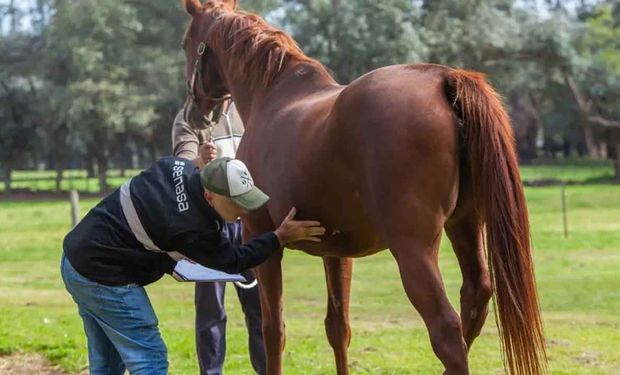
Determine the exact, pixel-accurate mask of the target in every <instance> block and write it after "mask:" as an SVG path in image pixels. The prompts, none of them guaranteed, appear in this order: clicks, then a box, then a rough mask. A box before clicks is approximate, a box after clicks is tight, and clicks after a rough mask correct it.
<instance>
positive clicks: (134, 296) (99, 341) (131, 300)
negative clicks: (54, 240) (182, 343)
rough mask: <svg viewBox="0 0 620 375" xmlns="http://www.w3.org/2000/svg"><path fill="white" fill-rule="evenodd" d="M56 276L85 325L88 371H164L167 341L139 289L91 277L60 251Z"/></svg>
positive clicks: (108, 373)
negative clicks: (85, 275) (99, 280)
mask: <svg viewBox="0 0 620 375" xmlns="http://www.w3.org/2000/svg"><path fill="white" fill-rule="evenodd" d="M61 274H62V278H63V281H64V282H65V287H66V288H67V291H68V292H69V293H70V294H71V297H73V300H74V301H75V303H76V304H77V306H78V311H79V313H80V316H81V317H82V321H83V323H84V331H85V332H86V337H87V339H88V362H89V373H90V374H91V375H99V374H101V375H103V374H105V375H117V374H118V375H122V374H123V373H124V372H125V369H127V370H128V371H129V373H130V374H132V375H134V374H135V375H142V374H148V375H158V374H167V373H168V358H167V351H166V345H165V344H164V341H163V340H162V338H161V335H160V334H159V328H158V327H157V325H158V321H157V317H156V316H155V312H154V311H153V307H152V306H151V302H150V300H149V297H148V296H147V295H146V291H145V290H144V288H143V287H141V286H139V285H137V284H129V285H124V286H107V285H102V284H99V283H96V282H93V281H90V280H89V279H87V278H85V277H83V276H82V275H80V274H79V273H78V272H77V271H76V270H75V269H74V268H73V266H71V263H69V260H67V259H66V257H65V256H64V255H63V256H62V261H61Z"/></svg>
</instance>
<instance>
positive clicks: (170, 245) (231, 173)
mask: <svg viewBox="0 0 620 375" xmlns="http://www.w3.org/2000/svg"><path fill="white" fill-rule="evenodd" d="M197 164H199V161H198V160H196V161H190V160H187V159H183V158H176V157H164V158H162V159H160V160H159V161H157V162H156V163H155V164H154V165H153V166H151V167H150V168H148V169H147V170H145V171H143V172H142V173H140V174H139V175H137V176H135V177H133V178H132V179H131V180H129V181H127V182H126V183H125V184H123V185H122V186H121V187H120V188H119V189H118V190H116V191H115V192H113V193H112V194H110V195H109V196H107V197H106V198H104V199H103V200H102V201H101V202H99V204H97V206H95V207H94V208H93V209H91V210H90V212H89V213H88V214H87V215H86V216H85V217H84V218H83V219H82V221H81V222H80V223H79V224H78V225H77V226H76V227H75V228H74V229H73V230H71V232H69V234H67V236H66V237H65V239H64V242H63V250H64V252H63V256H62V260H61V274H62V277H63V281H64V283H65V287H66V289H67V291H68V292H69V293H70V294H71V296H72V297H73V299H74V301H75V302H76V304H77V306H78V311H79V314H80V317H81V318H82V321H83V325H84V331H85V333H86V336H87V339H88V358H89V371H90V373H93V374H99V373H102V374H103V373H105V374H123V373H124V371H125V370H128V371H129V373H131V374H155V375H156V374H166V373H167V372H168V359H167V351H166V346H165V344H164V342H163V340H162V338H161V335H160V333H159V328H158V321H157V317H156V315H155V312H154V311H153V308H152V306H151V303H150V300H149V298H148V296H147V294H146V291H145V289H144V286H145V285H148V284H150V283H152V282H155V281H157V280H159V279H160V278H161V277H162V276H163V275H164V274H166V273H168V274H172V273H173V270H174V268H175V266H176V264H177V262H178V261H180V260H182V259H188V260H191V261H192V262H195V263H199V264H201V265H203V266H205V267H209V268H213V269H216V270H220V271H224V272H227V273H239V272H241V271H243V270H246V269H249V268H252V267H254V266H256V265H258V264H260V263H262V262H264V261H265V260H267V259H268V258H269V257H270V256H271V255H272V254H273V253H274V252H275V251H276V250H277V249H279V248H280V247H282V246H284V245H286V244H287V243H290V242H295V241H320V236H322V235H323V234H324V233H325V229H324V228H323V227H321V226H320V223H319V222H317V221H297V220H295V219H294V216H295V208H292V209H291V211H290V212H289V214H288V215H287V216H286V218H284V220H283V221H282V223H281V225H280V226H279V227H278V228H277V229H276V230H275V231H273V232H268V233H264V234H262V235H260V236H258V237H256V238H253V239H251V240H249V241H247V242H246V243H244V244H234V243H232V242H231V241H230V240H229V239H228V238H226V237H225V236H223V235H222V233H221V230H220V229H221V228H222V226H223V225H225V221H226V220H228V221H231V220H235V219H237V218H238V217H239V215H241V214H242V213H243V212H245V211H250V210H255V209H257V208H260V207H261V206H263V205H264V204H266V203H267V201H268V200H269V197H268V196H267V195H266V194H265V193H264V192H262V191H261V190H260V189H259V188H258V187H256V186H254V182H253V179H252V176H251V174H250V172H249V171H248V169H247V167H246V166H245V165H244V164H243V162H241V161H239V160H235V159H230V158H220V159H215V160H213V161H212V162H210V163H209V164H207V165H206V166H205V167H204V168H203V169H202V170H200V169H199V168H198V166H197Z"/></svg>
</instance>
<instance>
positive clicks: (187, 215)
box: [63, 157, 280, 285]
mask: <svg viewBox="0 0 620 375" xmlns="http://www.w3.org/2000/svg"><path fill="white" fill-rule="evenodd" d="M223 225H224V221H223V220H222V218H221V217H220V216H219V215H218V214H217V212H216V211H215V210H214V209H213V208H212V207H211V206H210V205H209V204H208V203H207V201H206V200H205V198H204V194H203V188H202V185H201V183H200V171H199V169H198V168H197V167H196V166H195V165H194V164H193V163H192V162H191V161H189V160H186V159H181V158H174V157H165V158H162V159H160V160H159V161H157V163H155V164H154V165H153V166H151V167H150V168H149V169H147V170H145V171H143V172H142V173H140V174H139V175H138V176H136V177H133V178H132V179H131V180H130V181H128V182H127V183H125V185H123V186H122V187H121V188H120V189H118V190H116V191H115V192H113V193H112V194H110V195H109V196H107V197H106V198H105V199H103V200H102V201H101V202H99V204H98V205H97V206H96V207H94V208H93V209H92V210H90V212H89V213H88V214H87V215H86V216H85V217H84V219H83V220H82V221H81V222H80V223H79V224H78V225H77V226H76V227H75V228H74V229H73V230H72V231H71V232H69V234H67V236H66V237H65V240H64V244H63V247H64V250H65V254H66V256H67V258H68V259H69V261H70V262H71V265H73V267H74V268H75V269H76V270H77V271H78V272H79V273H80V274H82V275H83V276H85V277H87V278H89V279H91V280H92V281H95V282H98V283H101V284H105V285H126V284H130V283H136V284H139V285H146V284H150V283H152V282H154V281H156V280H158V279H160V278H161V277H162V276H163V274H164V273H171V272H172V270H173V269H174V266H175V265H176V260H175V259H177V260H178V259H180V258H183V257H186V258H189V259H191V260H193V261H194V262H196V263H200V264H202V265H204V266H206V267H210V268H214V269H217V270H220V271H225V272H228V273H238V272H241V271H243V270H246V269H248V268H251V267H254V266H256V265H258V264H260V263H262V262H263V261H265V260H266V259H267V258H268V257H269V256H270V255H271V254H273V253H274V252H275V251H276V249H278V248H279V246H280V244H279V241H278V238H277V237H276V235H275V234H274V233H273V232H268V233H265V234H263V235H261V236H259V237H256V238H254V239H252V240H251V241H249V242H246V243H245V244H243V245H240V244H233V243H232V242H230V240H229V238H227V237H226V236H223V235H222V233H221V229H222V227H223Z"/></svg>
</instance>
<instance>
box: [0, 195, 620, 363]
mask: <svg viewBox="0 0 620 375" xmlns="http://www.w3.org/2000/svg"><path fill="white" fill-rule="evenodd" d="M566 192H567V203H568V224H569V236H568V238H564V237H563V234H562V232H563V229H562V215H561V204H560V189H559V188H558V187H545V188H528V189H527V191H526V193H527V197H528V201H529V207H530V220H531V224H532V237H533V241H534V246H535V260H536V272H537V279H538V285H539V292H540V300H541V304H542V309H543V316H544V321H545V326H546V334H547V340H548V342H549V359H550V368H551V372H552V373H553V374H618V373H620V351H619V350H618V348H619V343H620V314H619V312H620V271H619V270H620V187H619V186H611V185H596V186H569V187H567V188H566ZM95 203H96V201H95V200H84V201H82V202H81V208H82V211H83V213H85V212H86V210H87V209H88V208H89V207H90V206H92V205H94V204H95ZM69 218H70V215H69V204H68V203H66V202H2V203H0V265H1V269H2V272H1V273H0V353H10V352H15V351H25V352H29V351H36V352H40V353H43V354H44V355H45V356H46V357H48V358H49V359H51V360H52V361H53V362H55V363H59V364H61V365H62V366H63V367H64V368H66V369H68V370H72V371H73V370H78V369H82V368H84V367H85V366H86V365H87V358H86V343H85V337H84V334H83V331H82V327H81V322H80V319H79V317H78V314H77V310H76V307H75V305H74V304H73V302H72V300H71V299H70V296H69V295H68V294H67V293H66V291H65V290H64V288H63V286H62V283H61V280H60V276H59V258H60V255H61V241H62V238H63V236H64V234H65V233H66V231H67V229H68V227H69ZM441 252H442V253H441V267H442V272H443V276H444V280H445V283H446V288H447V290H448V292H449V296H450V299H451V301H452V302H453V304H454V305H455V306H458V288H459V287H460V281H461V279H460V272H459V269H458V265H457V263H456V260H455V257H454V255H453V253H452V250H451V249H450V248H449V245H448V242H447V241H443V244H442V249H441ZM147 289H148V292H149V295H150V296H151V298H152V301H153V304H154V307H155V310H156V311H157V313H158V316H159V320H160V325H161V330H162V334H163V337H164V340H165V341H166V343H167V345H168V350H169V355H170V363H171V367H170V372H171V374H193V373H197V365H196V357H195V354H194V330H193V319H194V308H193V286H192V285H191V284H184V283H177V282H175V281H173V280H172V279H171V278H170V277H167V276H166V277H164V279H163V280H162V281H160V282H158V283H155V284H153V285H151V286H149V287H148V288H147ZM284 289H285V305H284V314H285V320H286V330H287V340H286V349H285V355H284V371H285V373H286V374H333V373H335V368H334V361H333V357H332V353H331V349H330V347H329V345H328V343H327V340H326V338H325V334H324V328H323V318H324V313H325V305H326V292H325V282H324V275H323V267H322V265H321V261H320V259H318V258H314V257H310V256H307V255H304V254H301V253H299V252H296V251H287V252H286V255H285V260H284ZM234 295H235V293H234V292H233V291H232V289H231V290H229V297H228V298H227V300H226V305H227V311H228V314H229V320H228V325H229V327H228V353H227V359H226V368H225V370H226V373H228V374H251V373H252V371H251V367H250V365H249V361H248V355H247V352H248V351H247V344H246V342H247V336H246V333H245V328H244V324H243V316H242V313H241V310H240V307H239V303H238V300H237V299H236V297H235V296H234ZM351 319H352V321H351V324H352V331H353V338H352V342H351V347H350V362H351V368H352V373H353V374H373V375H374V374H430V373H432V374H437V373H440V372H441V365H440V363H439V361H438V360H437V359H436V357H435V356H434V354H433V353H432V350H431V347H430V344H429V341H428V336H427V331H426V329H425V327H424V325H423V323H422V321H421V320H420V318H419V316H418V315H417V313H416V312H415V311H414V310H413V308H412V307H411V305H410V304H409V302H408V300H407V298H406V297H405V295H404V292H403V290H402V286H401V284H400V280H399V277H398V274H397V270H396V265H395V262H394V261H393V259H392V258H391V256H390V255H389V253H387V252H383V253H380V254H378V255H375V256H372V257H368V258H362V259H359V260H356V261H355V263H354V280H353V288H352V297H351ZM469 358H470V365H471V368H472V373H473V374H496V373H501V367H502V364H501V355H500V352H499V341H498V337H497V333H496V330H495V324H494V322H493V317H492V316H491V317H490V318H489V319H488V321H487V324H486V326H485V328H484V330H483V332H482V335H481V336H480V337H479V338H478V339H477V341H476V343H475V344H474V347H473V349H472V351H471V353H470V356H469Z"/></svg>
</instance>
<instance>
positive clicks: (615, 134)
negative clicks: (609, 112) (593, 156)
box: [607, 129, 620, 184]
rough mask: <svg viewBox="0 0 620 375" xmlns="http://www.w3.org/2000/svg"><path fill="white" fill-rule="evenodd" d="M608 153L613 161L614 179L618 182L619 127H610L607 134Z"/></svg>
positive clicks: (619, 179) (619, 162)
mask: <svg viewBox="0 0 620 375" xmlns="http://www.w3.org/2000/svg"><path fill="white" fill-rule="evenodd" d="M607 144H608V145H609V150H608V155H609V156H610V157H612V158H613V161H614V172H615V175H614V181H616V183H617V184H620V129H611V130H610V135H609V142H608V143H607Z"/></svg>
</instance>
